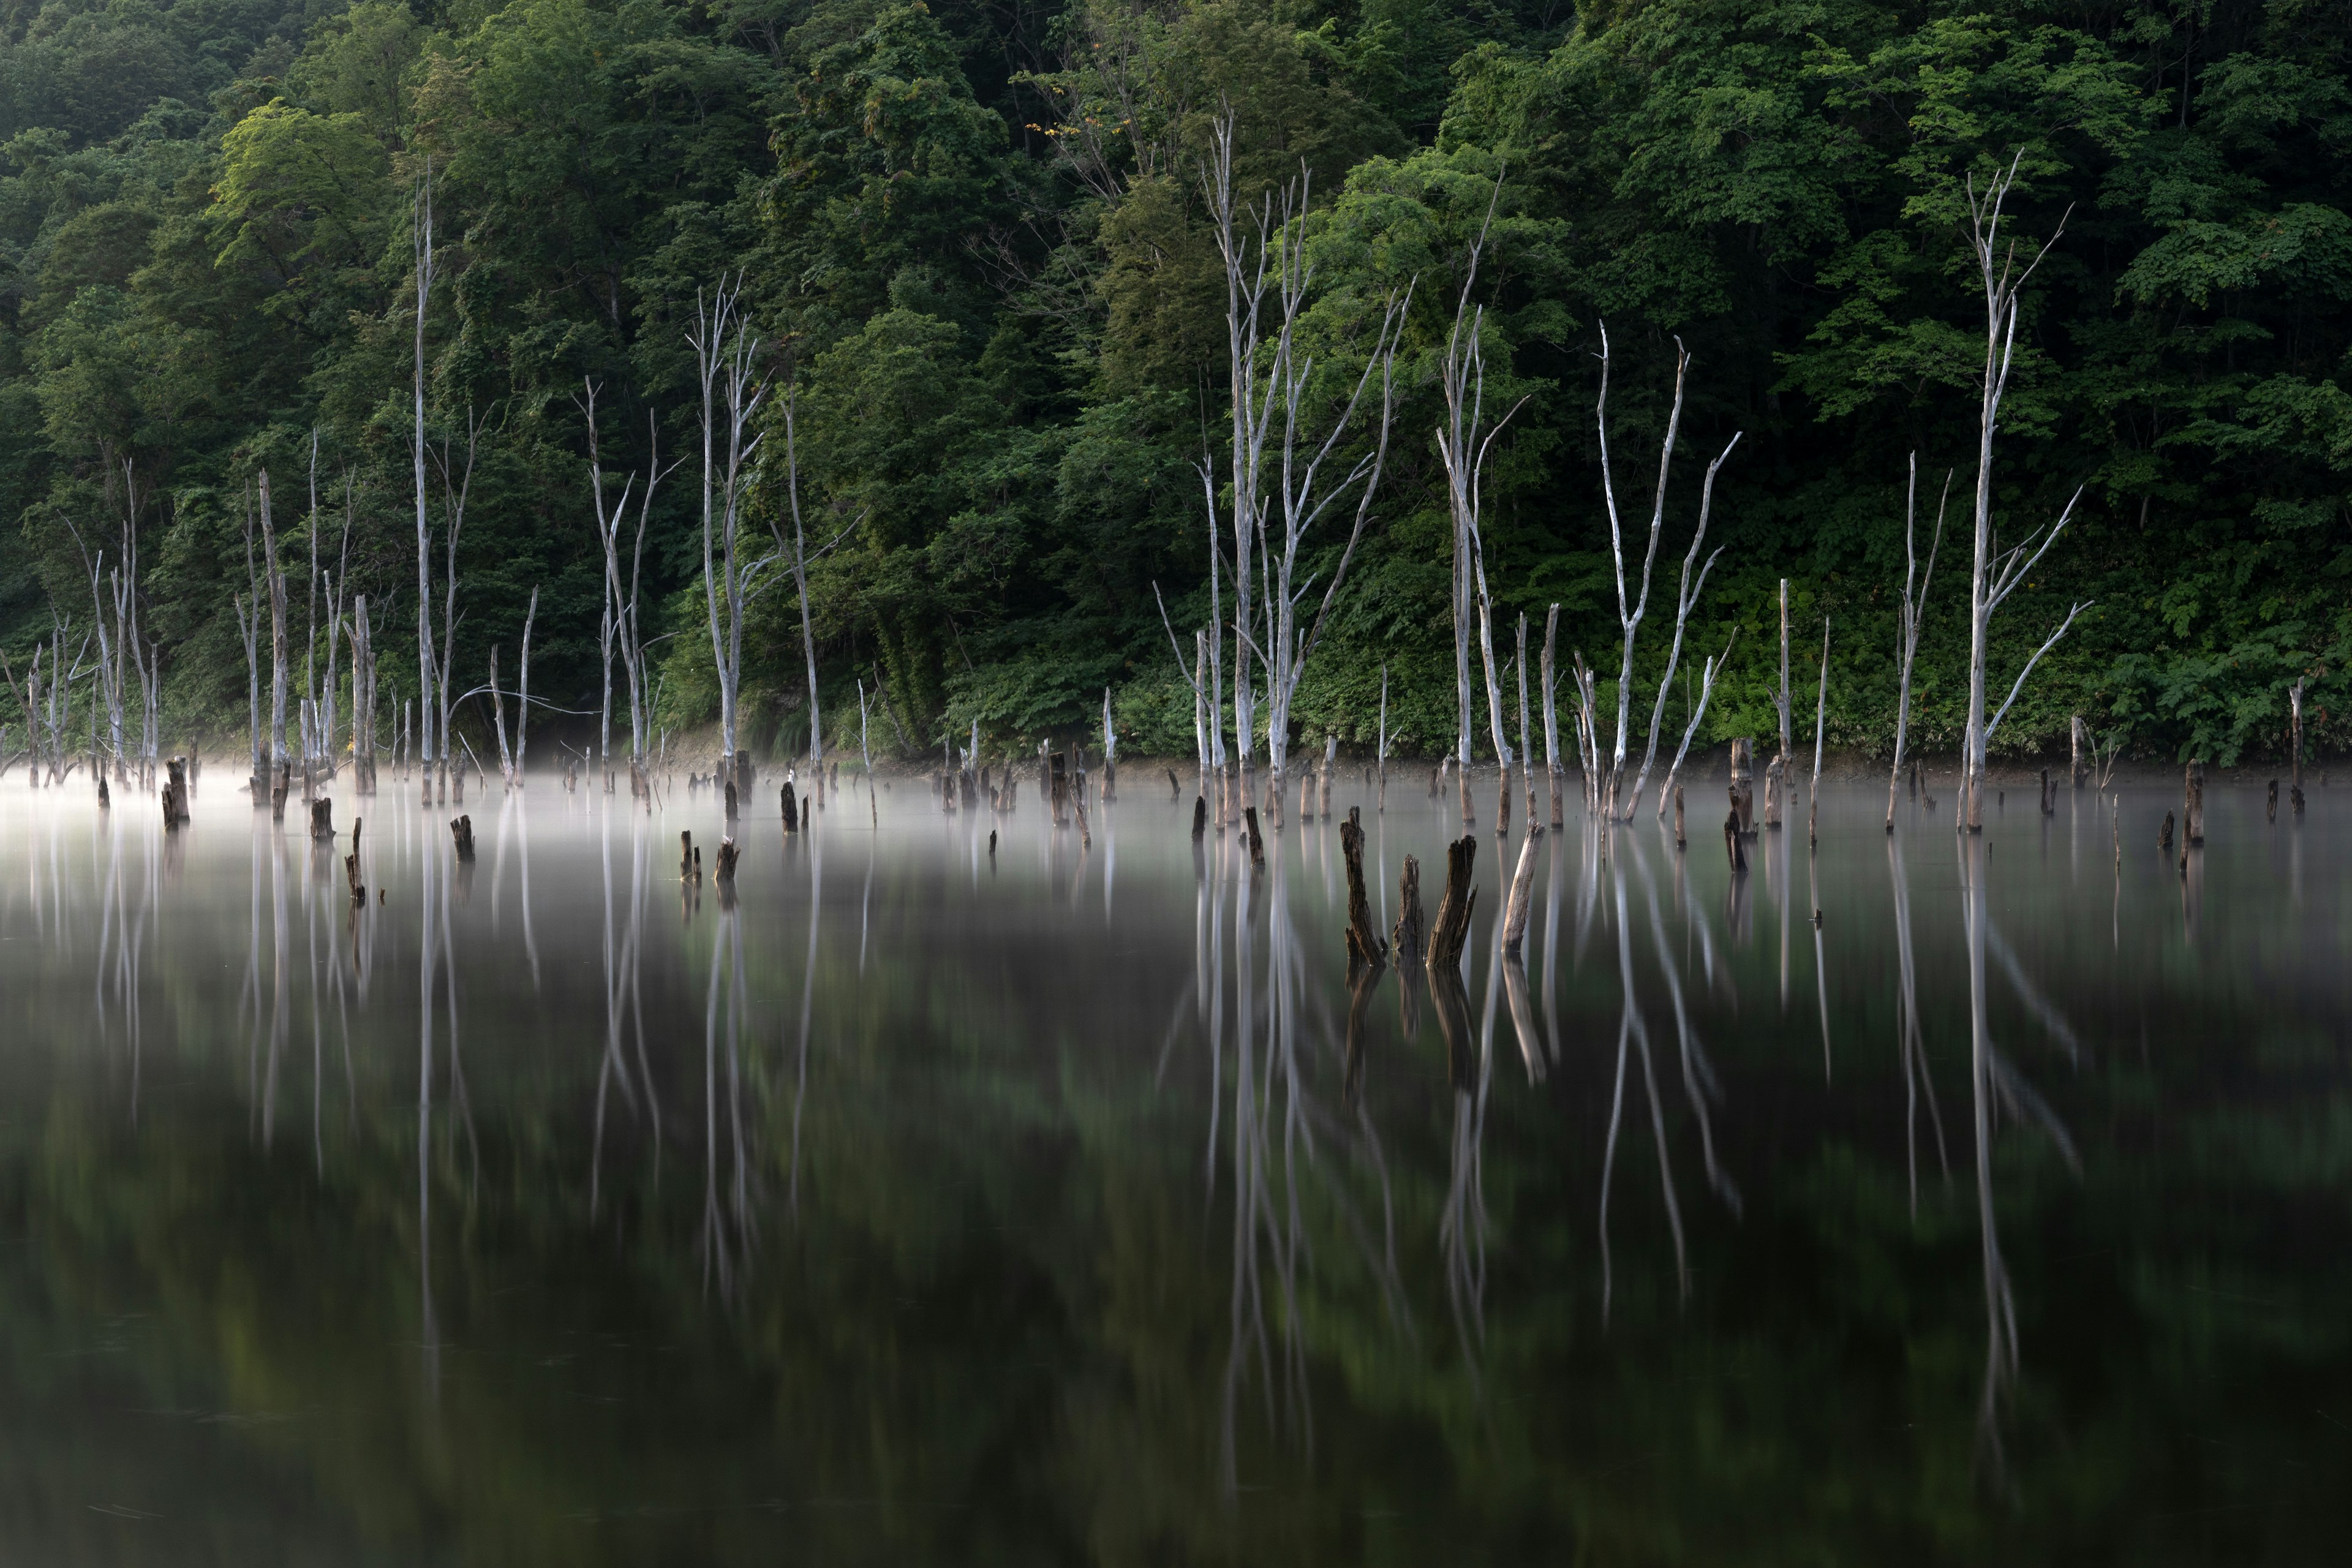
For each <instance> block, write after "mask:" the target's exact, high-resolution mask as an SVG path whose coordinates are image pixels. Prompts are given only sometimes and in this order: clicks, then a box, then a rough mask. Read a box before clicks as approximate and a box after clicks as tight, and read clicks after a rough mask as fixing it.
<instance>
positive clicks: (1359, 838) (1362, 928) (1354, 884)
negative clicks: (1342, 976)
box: [1339, 810, 1389, 964]
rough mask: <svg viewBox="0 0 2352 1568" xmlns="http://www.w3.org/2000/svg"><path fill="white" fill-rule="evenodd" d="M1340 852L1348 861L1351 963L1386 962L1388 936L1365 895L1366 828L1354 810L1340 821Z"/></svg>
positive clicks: (1349, 954)
mask: <svg viewBox="0 0 2352 1568" xmlns="http://www.w3.org/2000/svg"><path fill="white" fill-rule="evenodd" d="M1339 854H1340V856H1341V857H1342V858H1344V859H1345V860H1346V861H1347V863H1348V962H1349V963H1351V964H1352V963H1369V964H1381V963H1387V962H1388V956H1389V943H1388V939H1387V938H1386V937H1384V936H1382V935H1381V928H1380V927H1379V926H1378V925H1377V924H1375V923H1374V922H1373V921H1372V905H1371V900H1369V899H1367V898H1366V897H1365V896H1364V828H1363V823H1362V821H1361V820H1360V816H1359V814H1358V813H1357V812H1356V811H1354V810H1350V811H1349V813H1348V819H1347V820H1346V821H1345V822H1342V823H1341V824H1339Z"/></svg>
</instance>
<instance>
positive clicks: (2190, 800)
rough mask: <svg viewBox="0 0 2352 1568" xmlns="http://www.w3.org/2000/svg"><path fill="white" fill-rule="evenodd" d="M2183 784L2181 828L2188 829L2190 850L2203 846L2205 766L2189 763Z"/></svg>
mask: <svg viewBox="0 0 2352 1568" xmlns="http://www.w3.org/2000/svg"><path fill="white" fill-rule="evenodd" d="M2182 784H2183V799H2182V802H2181V817H2180V821H2181V826H2184V827H2185V828H2187V829H2188V834H2187V844H2188V847H2189V848H2191V849H2198V848H2202V847H2204V844H2205V764H2204V763H2189V771H2188V773H2187V775H2186V776H2185V778H2184V779H2183V780H2182Z"/></svg>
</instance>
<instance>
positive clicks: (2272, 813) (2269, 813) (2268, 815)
mask: <svg viewBox="0 0 2352 1568" xmlns="http://www.w3.org/2000/svg"><path fill="white" fill-rule="evenodd" d="M2263 817H2264V819H2265V820H2267V821H2271V822H2276V821H2277V820H2278V780H2276V779H2273V780H2271V792H2270V798H2269V800H2268V801H2266V802H2265V803H2264V804H2263Z"/></svg>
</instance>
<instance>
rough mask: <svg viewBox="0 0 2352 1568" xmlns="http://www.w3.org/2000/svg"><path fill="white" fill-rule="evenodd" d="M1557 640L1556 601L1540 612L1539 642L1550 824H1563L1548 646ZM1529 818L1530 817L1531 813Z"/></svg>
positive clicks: (1555, 678)
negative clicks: (1541, 642) (1541, 622)
mask: <svg viewBox="0 0 2352 1568" xmlns="http://www.w3.org/2000/svg"><path fill="white" fill-rule="evenodd" d="M1558 641H1559V605H1557V604H1555V605H1552V607H1551V608H1550V609H1549V611H1547V612H1546V613H1545V615H1544V646H1543V728H1544V775H1545V777H1546V779H1547V780H1548V782H1549V784H1550V785H1551V825H1552V826H1553V827H1555V828H1558V827H1561V826H1565V823H1564V822H1563V820H1562V817H1561V815H1560V799H1559V797H1560V776H1559V695H1558V691H1557V685H1558V680H1559V677H1558V676H1557V675H1556V674H1554V673H1553V668H1552V650H1553V647H1554V645H1555V644H1556V643H1558ZM1528 820H1529V821H1533V820H1534V816H1533V814H1532V813H1530V814H1529V816H1528Z"/></svg>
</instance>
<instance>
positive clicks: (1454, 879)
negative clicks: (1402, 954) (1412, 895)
mask: <svg viewBox="0 0 2352 1568" xmlns="http://www.w3.org/2000/svg"><path fill="white" fill-rule="evenodd" d="M1477 859H1478V840H1477V839H1476V838H1475V837H1472V836H1471V835H1469V834H1467V833H1465V834H1464V835H1463V836H1462V837H1459V838H1457V839H1455V840H1454V842H1453V843H1451V844H1449V845H1447V846H1446V847H1445V896H1444V898H1443V899H1442V900H1439V901H1438V905H1437V919H1436V921H1435V922H1434V923H1433V924H1432V925H1431V927H1430V931H1429V972H1430V973H1431V974H1432V975H1437V974H1439V973H1449V974H1450V973H1454V971H1455V970H1456V969H1457V968H1458V967H1459V966H1460V964H1461V963H1462V948H1463V944H1464V943H1465V942H1468V941H1469V939H1470V916H1471V914H1472V912H1473V911H1474V910H1475V909H1476V908H1477V905H1478V889H1475V888H1474V887H1472V886H1471V885H1470V874H1471V871H1472V870H1473V868H1475V866H1476V864H1477Z"/></svg>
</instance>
